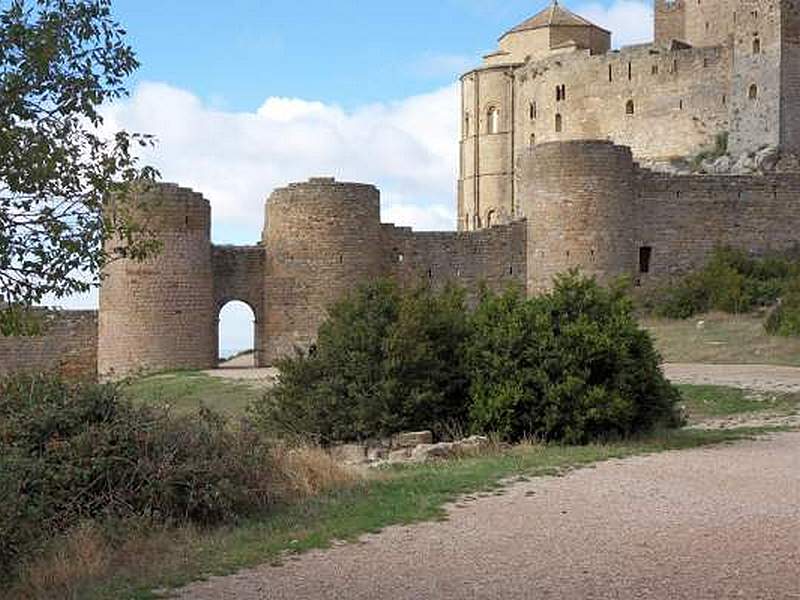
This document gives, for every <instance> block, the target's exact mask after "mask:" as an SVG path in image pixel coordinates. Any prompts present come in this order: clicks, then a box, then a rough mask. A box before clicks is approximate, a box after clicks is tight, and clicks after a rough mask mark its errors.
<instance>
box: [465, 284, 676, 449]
mask: <svg viewBox="0 0 800 600" xmlns="http://www.w3.org/2000/svg"><path fill="white" fill-rule="evenodd" d="M471 325H472V331H471V336H470V340H469V344H468V351H467V362H468V368H469V376H470V381H471V410H470V417H471V422H472V428H473V430H475V431H476V432H487V431H492V432H497V433H499V434H500V435H502V436H503V437H504V438H506V439H508V440H519V439H521V438H522V437H524V436H534V437H537V438H540V439H544V440H558V441H563V442H567V443H586V442H588V441H590V440H593V439H598V438H606V437H610V436H611V437H613V436H626V435H630V434H632V433H637V432H643V431H647V430H650V429H652V428H654V427H656V426H658V425H662V424H663V425H674V424H676V423H677V418H676V416H675V415H676V413H675V405H676V402H677V401H678V399H679V394H678V392H677V391H676V389H675V388H673V387H672V386H671V385H670V384H669V383H668V382H667V381H666V380H665V379H664V376H663V374H662V373H661V370H660V367H659V363H660V359H659V357H658V355H657V353H656V351H655V350H654V347H653V344H652V340H651V339H650V337H649V335H648V334H647V333H646V332H645V331H643V330H642V329H640V328H639V327H638V325H637V323H636V321H635V319H634V317H633V314H632V305H631V303H630V301H629V300H628V299H627V298H626V296H625V294H624V292H623V290H622V289H621V288H613V289H606V288H602V287H600V286H599V285H597V284H596V283H595V282H594V281H593V280H590V279H585V278H582V277H580V276H579V275H578V274H577V273H576V272H572V273H570V274H567V275H563V276H560V277H558V278H557V279H556V281H555V288H554V290H553V292H552V293H549V294H546V295H543V296H540V297H537V298H532V299H527V298H525V296H524V292H523V291H522V290H519V289H512V290H509V291H507V292H506V293H504V294H501V295H494V294H486V295H485V296H484V298H483V299H482V301H481V303H480V305H479V306H478V308H477V310H476V311H475V313H474V315H473V316H472V319H471Z"/></svg>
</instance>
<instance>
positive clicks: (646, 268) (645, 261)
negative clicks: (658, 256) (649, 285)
mask: <svg viewBox="0 0 800 600" xmlns="http://www.w3.org/2000/svg"><path fill="white" fill-rule="evenodd" d="M652 258H653V247H652V246H642V247H641V248H639V273H649V272H650V262H651V260H652Z"/></svg>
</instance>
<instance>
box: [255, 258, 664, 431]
mask: <svg viewBox="0 0 800 600" xmlns="http://www.w3.org/2000/svg"><path fill="white" fill-rule="evenodd" d="M279 368H280V371H281V375H280V379H279V382H278V385H277V386H276V387H274V388H273V389H272V390H271V391H269V392H268V393H267V394H266V395H265V397H264V399H263V400H261V401H260V402H258V403H256V404H255V405H254V406H253V407H251V412H252V414H253V416H254V420H255V422H256V423H257V424H259V425H260V426H261V427H263V428H265V429H267V430H269V431H271V432H279V433H282V434H286V433H290V434H297V435H302V436H309V435H310V436H312V437H314V438H316V439H318V440H320V441H322V442H323V443H326V444H327V443H332V442H337V441H357V440H364V439H368V438H375V437H384V436H388V435H390V434H393V433H397V432H399V431H407V430H414V429H433V430H434V431H435V432H438V433H439V434H441V433H443V432H445V431H448V430H452V429H464V428H467V427H470V428H471V429H472V430H474V431H475V432H476V433H490V432H498V433H500V434H501V435H502V436H503V437H504V438H506V439H508V440H518V439H520V438H521V437H522V436H525V435H533V436H537V437H540V438H543V439H546V440H558V441H566V442H577V443H584V442H588V441H590V440H593V439H597V438H603V437H608V436H623V435H628V434H631V433H635V432H641V431H646V430H648V429H650V428H652V427H655V426H656V425H658V424H674V423H675V419H674V405H675V402H676V401H677V399H678V394H677V392H676V391H675V390H674V388H672V387H671V386H670V385H669V384H668V383H667V382H666V381H665V380H664V378H663V376H662V374H661V371H660V370H659V358H658V356H657V354H656V352H655V351H654V349H653V345H652V343H651V340H650V338H649V337H648V335H647V334H646V333H645V332H644V331H642V330H640V329H639V328H638V326H637V325H636V322H635V320H634V318H633V316H632V314H631V304H630V302H629V301H628V300H626V298H625V294H624V292H623V290H621V289H613V290H607V289H604V288H601V287H600V286H598V285H597V284H596V283H595V282H594V281H593V280H588V279H584V278H581V277H579V276H578V275H577V274H575V273H572V274H570V275H567V276H564V277H561V278H559V279H558V281H557V284H556V289H555V291H554V292H553V293H552V294H548V295H544V296H541V297H538V298H533V299H527V298H526V297H525V294H524V292H523V291H522V290H518V289H514V290H510V291H508V292H507V293H505V294H501V295H495V294H492V293H489V292H484V293H483V295H482V299H481V301H480V304H479V306H478V308H477V309H476V310H475V311H474V313H473V314H472V315H471V316H470V315H469V314H468V313H467V311H466V309H465V307H464V301H463V294H462V292H460V291H458V290H455V289H448V290H445V291H444V292H441V293H438V294H437V293H433V292H431V291H430V290H427V289H424V288H421V289H417V290H413V291H411V292H405V293H402V292H400V291H399V290H398V289H397V287H396V286H394V285H393V284H391V283H387V282H378V283H373V284H371V285H367V286H365V287H362V288H360V289H359V290H358V291H356V292H355V293H354V294H353V295H352V296H351V297H350V298H348V299H346V300H344V301H342V302H340V303H339V304H337V305H336V306H335V307H334V308H333V309H332V310H331V313H330V317H329V319H328V321H327V322H326V323H325V324H324V325H323V326H322V328H321V329H320V332H319V341H318V344H317V347H316V351H314V352H311V353H298V354H297V355H296V356H295V357H293V358H291V359H288V360H284V361H283V362H281V363H280V365H279Z"/></svg>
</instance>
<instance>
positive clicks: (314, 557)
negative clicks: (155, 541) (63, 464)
mask: <svg viewBox="0 0 800 600" xmlns="http://www.w3.org/2000/svg"><path fill="white" fill-rule="evenodd" d="M665 370H666V372H667V375H668V376H669V377H670V378H671V379H672V380H673V381H676V382H685V383H714V384H719V385H730V386H737V387H746V388H750V389H756V390H760V391H764V392H776V391H800V369H791V368H783V367H757V366H715V365H667V366H666V368H665ZM732 424H736V425H741V424H742V423H729V424H728V425H727V426H730V425H732ZM448 512H449V519H448V520H447V522H444V523H422V524H419V525H414V526H410V527H390V528H388V529H386V530H385V531H383V532H382V533H381V534H379V535H366V536H363V537H362V538H361V539H360V540H359V542H358V543H356V544H347V545H337V546H336V547H335V548H333V549H331V550H325V551H314V552H310V553H308V554H305V555H302V556H298V557H293V558H292V559H290V560H288V561H287V562H286V564H284V565H283V566H279V567H271V566H261V567H257V568H255V569H250V570H246V571H242V572H241V573H239V574H236V575H232V576H228V577H216V578H212V579H211V580H209V581H206V582H199V583H195V584H193V585H191V586H188V587H187V588H184V589H183V590H181V591H180V593H179V597H180V598H184V599H193V600H211V599H228V598H229V599H237V600H262V599H290V598H303V599H309V600H322V599H354V600H357V599H365V600H366V599H372V598H381V599H382V600H400V599H403V600H406V599H407V600H411V599H415V600H416V599H425V598H435V599H442V600H447V599H453V600H456V599H458V600H461V599H483V598H487V599H489V598H502V599H508V600H512V599H517V598H519V599H523V598H524V599H528V598H543V599H546V598H553V599H584V598H587V599H589V598H592V599H594V598H598V599H599V598H604V599H605V598H609V599H611V598H613V599H628V598H640V599H644V598H647V599H659V600H661V599H673V598H679V599H684V598H685V599H693V600H694V599H697V600H705V599H708V600H711V599H719V598H747V599H787V600H788V599H792V598H793V599H800V569H799V568H798V566H800V433H798V432H792V433H783V434H775V435H771V436H769V437H768V438H764V439H760V440H757V441H748V442H741V443H737V444H733V445H725V446H718V447H713V448H704V449H697V450H689V451H683V452H667V453H663V454H657V455H652V456H644V457H634V458H629V459H625V460H617V461H609V462H606V463H602V464H599V465H597V466H596V467H594V468H590V469H582V470H578V471H574V472H572V473H570V474H568V475H567V476H566V477H563V478H538V479H534V480H532V481H529V482H523V483H516V484H514V485H512V486H511V487H510V488H508V490H507V492H506V493H505V494H504V495H502V496H490V497H481V498H475V497H467V498H464V499H462V500H460V501H459V502H458V503H456V504H454V505H452V506H450V507H449V509H448Z"/></svg>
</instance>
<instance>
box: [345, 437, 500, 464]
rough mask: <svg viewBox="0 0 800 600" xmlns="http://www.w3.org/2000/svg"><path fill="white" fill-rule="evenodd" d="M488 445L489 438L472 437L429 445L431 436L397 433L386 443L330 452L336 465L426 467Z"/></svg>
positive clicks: (347, 445)
mask: <svg viewBox="0 0 800 600" xmlns="http://www.w3.org/2000/svg"><path fill="white" fill-rule="evenodd" d="M489 445H490V441H489V438H487V437H485V436H481V435H473V436H471V437H468V438H465V439H463V440H458V441H454V442H439V443H436V444H434V443H433V433H432V432H430V431H417V432H408V433H400V434H397V435H396V436H394V437H393V438H391V439H389V440H380V441H377V442H369V443H362V444H340V445H338V446H334V447H332V448H331V451H330V452H331V455H332V456H333V457H334V458H335V459H336V460H338V461H340V462H343V463H346V464H351V465H366V466H380V465H385V464H404V463H426V462H431V461H436V460H445V459H449V458H457V457H460V456H466V455H469V454H474V453H476V452H479V451H480V450H483V449H485V448H487V447H488V446H489Z"/></svg>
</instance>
